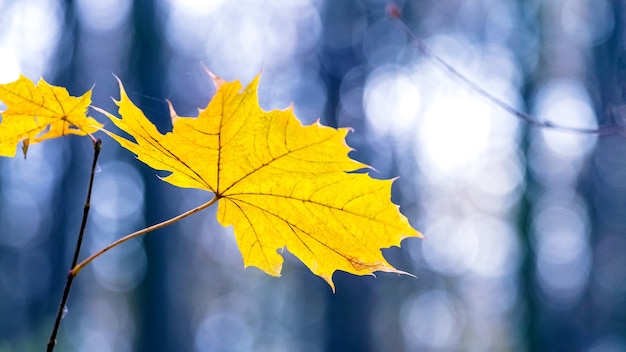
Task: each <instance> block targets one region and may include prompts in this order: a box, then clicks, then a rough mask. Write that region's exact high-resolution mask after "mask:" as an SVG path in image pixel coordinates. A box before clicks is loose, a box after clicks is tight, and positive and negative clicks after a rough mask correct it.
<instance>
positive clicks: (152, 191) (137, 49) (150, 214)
mask: <svg viewBox="0 0 626 352" xmlns="http://www.w3.org/2000/svg"><path fill="white" fill-rule="evenodd" d="M157 11H158V9H157V7H156V5H155V2H153V1H135V2H134V6H133V17H132V23H133V28H134V42H133V43H132V49H131V53H130V55H131V60H130V67H129V85H132V91H133V92H136V93H137V95H136V97H133V100H134V102H135V103H136V104H137V105H138V106H139V107H141V109H142V110H144V111H147V112H149V115H150V116H149V118H150V120H151V121H152V122H153V123H154V124H155V125H156V126H157V128H158V129H159V130H160V131H164V130H166V129H169V128H170V127H171V126H169V124H170V122H169V118H168V116H167V114H166V112H167V108H166V105H165V102H164V100H163V93H162V91H163V89H164V84H165V83H164V78H165V74H166V70H165V64H164V60H163V50H164V47H163V46H164V45H163V40H164V38H163V37H162V26H161V23H160V21H159V17H158V13H157ZM141 170H142V177H143V181H144V183H145V204H146V206H145V214H144V218H145V223H146V224H147V225H152V224H155V223H158V222H160V221H163V220H165V219H166V218H167V216H168V214H167V213H166V212H164V207H160V206H154V205H155V204H167V199H164V197H163V195H162V190H163V187H165V186H166V185H165V184H164V183H163V182H161V181H160V180H158V178H157V177H156V171H154V170H152V169H151V168H147V167H143V168H141ZM168 231H169V229H167V228H166V229H162V230H158V231H155V232H154V233H151V234H149V235H147V236H144V237H143V242H144V245H145V249H146V255H147V258H148V266H147V269H146V275H145V278H144V280H143V282H142V284H141V285H140V287H139V288H138V292H137V297H139V299H138V300H137V305H138V308H137V309H138V311H137V318H138V324H139V326H138V329H137V341H136V342H137V344H136V350H137V351H169V350H180V351H183V350H186V348H185V346H177V345H174V341H175V331H176V329H173V326H174V323H173V322H172V321H171V319H170V297H169V295H168V292H169V290H168V278H167V241H168V236H164V234H166V233H167V232H168Z"/></svg>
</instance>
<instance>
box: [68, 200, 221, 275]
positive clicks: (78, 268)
mask: <svg viewBox="0 0 626 352" xmlns="http://www.w3.org/2000/svg"><path fill="white" fill-rule="evenodd" d="M218 199H219V197H213V198H212V199H211V200H210V201H208V202H206V203H204V204H202V205H199V206H197V207H195V208H193V209H191V210H188V211H186V212H184V213H182V214H180V215H177V216H175V217H173V218H171V219H169V220H165V221H163V222H160V223H158V224H155V225H152V226H150V227H146V228H145V229H142V230H139V231H136V232H133V233H131V234H129V235H126V236H124V237H122V238H120V239H119V240H117V241H115V242H113V243H111V244H109V245H108V246H106V247H104V248H103V249H101V250H99V251H98V252H96V253H94V254H92V255H91V256H90V257H89V258H87V259H85V260H83V261H82V262H80V263H79V264H78V265H75V266H74V268H72V270H71V271H70V275H71V276H76V275H78V273H79V272H80V271H81V270H83V268H84V267H85V266H86V265H87V264H89V263H91V262H92V261H93V260H94V259H96V258H98V257H99V256H101V255H102V254H104V253H105V252H108V251H109V250H110V249H112V248H114V247H117V246H118V245H120V244H122V243H124V242H126V241H128V240H132V239H133V238H135V237H139V236H141V235H143V234H145V233H148V232H151V231H154V230H157V229H160V228H162V227H165V226H167V225H171V224H173V223H175V222H177V221H179V220H182V219H184V218H186V217H188V216H189V215H192V214H195V213H197V212H199V211H200V210H203V209H206V208H208V207H210V206H211V205H213V204H215V203H217V200H218Z"/></svg>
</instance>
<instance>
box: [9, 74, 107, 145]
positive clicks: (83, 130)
mask: <svg viewBox="0 0 626 352" xmlns="http://www.w3.org/2000/svg"><path fill="white" fill-rule="evenodd" d="M0 101H2V102H3V103H4V104H6V106H7V110H6V111H3V112H2V113H1V114H2V120H1V121H0V156H10V157H12V156H15V153H16V148H17V145H18V144H19V143H20V142H22V143H23V146H22V150H23V152H24V157H26V152H27V150H28V146H29V145H31V144H35V143H39V142H41V141H44V140H46V139H51V138H56V137H61V136H65V135H67V134H76V135H83V136H84V135H87V134H91V133H93V132H95V131H97V130H99V129H100V128H101V126H102V125H101V124H100V123H98V122H97V121H96V120H94V119H93V118H91V117H87V108H88V107H89V104H90V103H91V90H89V91H87V93H85V94H83V95H82V96H80V97H73V96H70V95H69V93H68V92H67V90H66V89H65V88H63V87H57V86H52V85H50V84H48V83H47V82H46V81H44V80H43V79H40V80H39V82H38V83H37V85H36V86H35V84H34V83H33V81H31V80H30V79H28V78H26V77H24V76H20V78H19V79H18V80H17V81H15V82H11V83H7V84H0Z"/></svg>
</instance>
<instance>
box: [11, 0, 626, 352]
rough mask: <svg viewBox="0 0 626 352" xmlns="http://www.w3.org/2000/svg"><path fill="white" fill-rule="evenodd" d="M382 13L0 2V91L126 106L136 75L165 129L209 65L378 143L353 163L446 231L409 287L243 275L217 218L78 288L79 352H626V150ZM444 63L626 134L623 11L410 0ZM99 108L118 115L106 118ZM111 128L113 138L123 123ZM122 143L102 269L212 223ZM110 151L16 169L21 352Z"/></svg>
mask: <svg viewBox="0 0 626 352" xmlns="http://www.w3.org/2000/svg"><path fill="white" fill-rule="evenodd" d="M386 5H387V1H380V0H345V1H322V0H282V1H272V2H268V1H262V2H261V1H253V0H236V1H226V0H161V1H134V2H133V1H131V0H106V1H105V0H74V1H70V0H67V1H53V0H28V1H16V0H0V14H1V15H0V82H2V83H7V82H10V81H12V80H14V79H16V78H17V76H18V74H19V73H24V74H25V75H27V76H28V77H30V78H32V79H38V78H39V77H41V76H43V77H44V78H45V79H46V80H48V81H49V82H51V83H53V84H56V85H62V86H65V87H68V89H69V91H70V93H72V94H74V95H79V94H82V93H84V92H85V91H86V90H88V89H90V88H91V87H92V86H94V84H95V89H94V96H93V101H94V103H93V104H94V105H95V106H99V107H102V108H105V109H107V110H109V111H114V106H113V104H112V101H111V99H110V97H116V98H117V97H118V96H119V93H118V91H117V88H116V82H115V80H114V78H113V76H112V74H113V73H114V74H116V75H118V76H119V77H120V78H121V79H122V80H123V81H124V83H125V85H126V87H127V91H128V93H129V95H130V97H131V99H133V100H134V101H135V103H137V104H138V105H139V106H140V107H141V108H142V109H143V110H144V111H145V112H146V114H147V115H148V116H149V117H150V118H151V120H152V121H154V122H155V123H156V124H157V126H158V128H159V129H160V130H161V131H167V130H168V129H169V128H170V127H171V126H170V122H169V118H168V112H167V105H166V99H169V100H170V101H172V103H173V104H174V106H175V107H176V109H177V111H178V112H179V114H180V115H182V116H190V115H195V113H196V109H197V108H200V107H204V106H205V105H206V104H207V102H208V100H209V99H210V97H211V96H212V94H213V92H214V88H213V87H212V84H211V82H210V79H209V78H208V76H207V75H206V74H205V73H204V72H203V70H204V69H203V65H206V66H207V67H208V68H209V69H210V70H212V71H213V72H214V73H216V74H217V75H219V76H221V77H222V78H224V79H226V80H234V79H240V80H242V82H243V83H244V84H245V83H247V82H249V81H250V80H251V79H252V78H253V77H254V76H255V75H256V74H257V73H259V72H260V71H262V72H263V76H262V79H261V84H260V99H261V106H262V107H263V108H264V109H266V110H269V109H275V108H284V107H286V106H287V105H288V104H290V103H291V102H293V103H294V104H295V111H296V114H297V116H298V117H299V118H300V119H301V120H302V121H303V122H304V123H306V124H308V123H312V122H314V121H315V120H316V119H318V118H320V119H321V121H322V123H324V124H327V125H332V126H349V127H352V128H353V129H354V132H353V133H351V134H350V135H349V137H348V139H349V140H348V142H349V144H350V145H351V146H352V147H353V148H355V149H356V151H355V152H353V153H352V154H351V156H352V157H353V158H355V159H357V160H359V161H362V162H365V163H368V164H370V165H372V166H374V167H375V168H376V170H377V172H376V173H374V175H375V177H379V178H391V177H395V176H400V178H399V179H398V180H397V181H396V182H395V184H394V190H393V200H394V201H395V202H396V203H398V204H400V206H401V211H402V212H403V213H404V214H405V215H406V216H407V217H408V218H409V219H410V221H411V223H412V224H413V225H414V226H415V227H416V228H417V229H419V230H420V231H421V232H423V233H424V234H425V235H426V237H427V239H426V240H419V239H409V240H405V241H404V242H403V247H402V248H401V249H398V248H392V249H387V250H385V251H384V253H385V255H386V256H387V258H388V259H389V260H390V262H391V263H392V264H394V265H395V266H397V267H398V268H400V269H402V270H405V271H408V272H411V273H413V274H415V275H416V276H417V279H414V278H411V277H407V276H397V275H392V274H384V273H383V274H380V275H378V277H377V278H372V277H356V276H351V275H348V274H345V273H336V274H335V276H334V280H335V283H336V286H337V293H336V294H332V292H331V290H330V288H329V286H328V285H327V284H326V283H325V282H324V281H323V280H322V279H320V278H318V277H315V276H314V275H312V274H311V273H310V272H309V271H308V269H306V268H305V267H304V266H303V265H302V264H301V263H300V262H298V261H297V260H295V259H294V258H293V257H292V256H290V255H288V254H287V255H286V257H287V260H286V263H285V265H284V268H283V276H282V277H281V278H273V277H270V276H267V275H265V274H263V273H262V272H260V271H259V270H257V269H255V268H248V269H245V270H244V269H243V265H242V260H241V256H240V254H239V251H238V249H237V246H236V243H235V242H234V239H233V236H232V231H231V229H224V228H221V227H220V226H219V225H218V224H217V222H216V220H215V216H214V215H215V213H214V212H215V210H214V209H213V210H211V209H209V210H205V211H203V212H202V213H200V214H197V215H195V216H192V217H190V218H187V219H185V220H183V221H181V222H180V223H178V224H176V225H173V226H170V227H168V228H166V229H162V230H159V231H156V232H154V233H152V234H149V235H147V236H145V237H143V238H142V239H139V240H133V241H131V242H129V243H126V244H124V245H122V246H120V247H118V248H116V249H114V250H112V251H111V252H109V253H107V254H106V255H104V256H102V257H101V258H99V259H98V260H96V261H95V262H94V263H93V264H92V265H90V266H89V267H87V268H86V270H84V271H83V272H82V273H81V274H80V275H79V276H78V277H77V279H76V280H75V284H74V287H73V291H72V294H71V295H70V298H69V303H68V313H67V315H66V317H65V318H64V320H63V325H62V328H61V331H60V335H59V344H58V350H59V351H96V352H108V351H122V352H123V351H304V352H319V351H366V352H367V351H589V352H613V351H625V350H626V255H625V253H626V139H624V137H621V136H601V137H598V136H594V135H583V134H571V133H564V132H558V131H553V130H546V129H537V128H531V127H529V126H527V125H525V124H522V123H520V122H519V121H518V120H517V119H516V118H515V117H514V116H511V115H509V114H507V113H505V112H503V111H502V110H501V109H499V108H497V107H496V106H494V105H493V104H491V103H490V102H488V101H487V100H486V99H484V98H483V97H481V96H479V95H477V94H475V93H472V92H470V91H468V90H467V89H466V88H465V87H464V86H463V85H462V84H461V83H459V82H458V81H457V80H455V79H454V78H451V77H450V75H449V74H447V73H446V72H445V71H442V70H441V69H440V68H439V67H438V66H436V65H434V64H433V63H432V62H431V61H430V60H429V59H428V58H426V57H423V56H422V55H420V53H419V52H418V51H417V50H416V49H415V47H414V46H412V44H411V43H410V41H409V40H408V39H407V37H406V35H405V34H403V33H402V32H401V31H400V30H398V28H397V27H396V26H395V25H394V24H393V22H392V21H391V20H390V19H389V17H388V16H387V14H386V12H385V8H386ZM397 5H398V6H399V7H400V8H402V11H403V15H404V16H405V18H406V20H407V21H408V23H409V25H410V27H411V28H412V29H413V30H414V31H415V32H416V33H417V35H418V36H419V37H420V38H423V39H424V40H425V42H426V43H428V44H429V46H430V47H431V48H432V50H433V51H434V52H436V53H437V54H438V55H440V56H441V57H443V58H444V59H445V60H446V61H447V62H449V63H450V64H451V65H453V66H455V67H456V68H457V69H458V70H460V71H461V72H462V73H463V74H465V75H467V76H468V77H470V78H471V79H472V80H474V81H476V82H478V83H479V84H480V85H481V86H482V87H483V88H484V89H486V90H488V91H489V92H492V93H493V94H495V95H496V96H497V97H498V98H500V99H502V100H504V101H506V102H507V103H509V104H511V105H513V106H515V107H517V108H518V109H520V110H523V111H527V112H529V113H530V114H532V115H533V116H535V117H536V118H539V119H549V120H551V121H553V122H556V123H561V124H564V125H568V126H574V127H589V128H595V127H596V126H598V125H604V124H611V123H617V124H621V123H623V122H624V120H623V116H625V115H624V114H623V112H625V111H626V110H624V109H623V105H622V104H623V103H624V100H625V99H626V90H625V88H626V51H625V47H626V32H625V31H626V27H625V24H626V22H625V16H626V4H625V1H623V0H614V1H609V0H519V1H506V0H478V1H469V0H465V1H463V0H420V1H398V2H397ZM92 115H93V116H94V117H96V118H97V119H99V120H100V121H103V122H104V121H105V120H104V119H103V118H102V116H101V115H99V114H98V113H95V112H93V114H92ZM109 127H110V126H109ZM101 137H102V138H103V139H104V144H103V154H102V156H101V159H100V162H99V167H98V174H97V176H96V179H95V189H94V192H93V206H92V212H91V217H90V220H89V224H88V227H87V233H86V238H85V243H84V247H83V252H82V256H83V257H85V256H86V255H87V254H89V253H93V252H95V251H96V250H98V249H100V248H102V247H103V246H104V245H106V244H108V243H110V242H112V241H113V240H115V239H117V238H119V237H121V236H123V235H125V234H127V233H130V232H133V231H135V230H137V229H140V228H143V227H145V226H147V225H151V224H154V223H156V222H160V221H162V220H165V219H167V218H169V217H172V216H174V215H177V214H179V213H181V212H183V211H185V210H188V209H191V208H193V207H195V206H197V205H199V204H201V203H203V202H205V201H206V200H208V199H209V198H210V195H209V194H207V193H206V192H201V191H196V190H185V189H177V188H175V187H173V186H170V185H168V184H166V183H164V182H161V181H159V180H158V178H157V177H156V175H157V174H161V173H159V172H155V171H154V170H152V169H150V168H148V167H146V166H145V165H143V164H142V163H140V162H138V161H136V160H135V159H134V157H133V156H132V155H131V154H130V153H129V152H127V151H125V150H122V149H120V148H119V147H118V146H117V144H116V143H115V142H113V141H112V140H111V139H109V138H108V137H106V136H104V135H101ZM91 158H92V145H91V142H90V141H89V139H87V138H79V137H68V138H62V139H57V140H52V141H46V142H45V143H42V144H38V145H34V146H31V148H30V151H29V156H28V159H27V160H26V161H24V160H23V159H22V158H21V157H19V156H18V157H16V158H12V159H9V158H3V159H1V160H0V351H1V352H9V351H41V350H43V349H44V345H45V344H46V342H47V339H48V336H49V334H50V330H51V327H52V323H53V320H54V315H55V312H56V309H57V305H58V302H59V300H60V297H61V292H62V289H63V285H64V283H65V277H66V273H67V270H68V268H69V263H70V260H71V256H72V253H73V247H74V242H75V238H76V235H77V232H78V228H79V225H80V218H81V215H82V208H83V202H84V197H85V192H86V187H87V181H88V173H89V167H90V164H91Z"/></svg>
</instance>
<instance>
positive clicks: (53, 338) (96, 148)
mask: <svg viewBox="0 0 626 352" xmlns="http://www.w3.org/2000/svg"><path fill="white" fill-rule="evenodd" d="M93 142H94V143H93V162H92V164H91V173H90V175H89V187H88V189H87V199H86V200H85V205H84V207H83V220H82V222H81V224H80V230H79V232H78V238H77V239H76V248H75V249H74V258H72V265H71V266H70V268H73V267H74V266H76V263H77V262H78V256H79V254H80V248H81V246H82V244H83V237H84V234H85V228H86V227H87V218H88V216H89V209H90V208H91V191H92V189H93V179H94V177H95V174H96V166H97V164H98V156H99V155H100V150H102V141H101V140H100V139H97V140H95V139H94V140H93ZM74 277H75V275H72V272H69V273H68V275H67V281H66V283H65V289H64V290H63V297H62V298H61V303H60V304H59V310H58V311H57V316H56V319H55V321H54V327H53V328H52V333H51V334H50V339H49V340H48V348H47V351H48V352H52V351H53V350H54V346H55V345H56V343H57V333H58V331H59V327H60V326H61V319H62V318H63V311H64V309H65V304H66V303H67V298H68V297H69V295H70V290H71V288H72V282H73V281H74Z"/></svg>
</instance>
